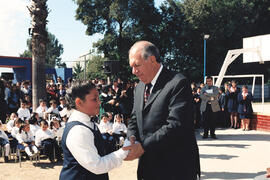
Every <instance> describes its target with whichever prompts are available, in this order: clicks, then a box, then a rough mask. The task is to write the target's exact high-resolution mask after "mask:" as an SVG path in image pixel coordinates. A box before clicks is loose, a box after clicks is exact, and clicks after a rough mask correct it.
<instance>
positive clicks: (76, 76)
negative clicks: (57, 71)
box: [73, 62, 83, 79]
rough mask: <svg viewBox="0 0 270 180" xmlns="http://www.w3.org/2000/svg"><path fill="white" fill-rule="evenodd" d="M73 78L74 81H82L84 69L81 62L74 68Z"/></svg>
mask: <svg viewBox="0 0 270 180" xmlns="http://www.w3.org/2000/svg"><path fill="white" fill-rule="evenodd" d="M73 77H74V79H81V78H82V77H83V68H82V66H81V65H80V63H79V62H77V63H76V65H75V67H73Z"/></svg>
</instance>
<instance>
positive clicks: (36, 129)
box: [30, 124, 40, 137]
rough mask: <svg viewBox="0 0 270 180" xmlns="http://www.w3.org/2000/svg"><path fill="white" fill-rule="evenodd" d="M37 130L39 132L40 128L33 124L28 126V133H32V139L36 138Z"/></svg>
mask: <svg viewBox="0 0 270 180" xmlns="http://www.w3.org/2000/svg"><path fill="white" fill-rule="evenodd" d="M38 130H40V126H38V125H34V124H30V131H31V132H32V134H33V135H34V137H35V136H36V132H37V131H38Z"/></svg>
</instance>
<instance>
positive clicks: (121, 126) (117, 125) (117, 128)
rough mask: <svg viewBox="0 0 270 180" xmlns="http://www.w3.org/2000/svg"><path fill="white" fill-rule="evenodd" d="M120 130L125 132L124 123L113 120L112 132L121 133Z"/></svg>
mask: <svg viewBox="0 0 270 180" xmlns="http://www.w3.org/2000/svg"><path fill="white" fill-rule="evenodd" d="M121 131H123V132H124V133H127V126H126V125H125V124H124V123H119V122H114V123H113V133H115V134H121Z"/></svg>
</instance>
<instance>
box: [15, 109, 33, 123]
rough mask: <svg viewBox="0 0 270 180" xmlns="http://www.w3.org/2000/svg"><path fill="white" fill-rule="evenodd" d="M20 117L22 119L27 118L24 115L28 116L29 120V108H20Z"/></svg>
mask: <svg viewBox="0 0 270 180" xmlns="http://www.w3.org/2000/svg"><path fill="white" fill-rule="evenodd" d="M17 113H18V118H20V119H21V120H23V121H24V120H25V119H24V117H26V120H29V119H30V117H31V114H30V111H29V109H27V108H19V109H18V111H17Z"/></svg>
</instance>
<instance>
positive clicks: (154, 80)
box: [150, 64, 163, 94]
mask: <svg viewBox="0 0 270 180" xmlns="http://www.w3.org/2000/svg"><path fill="white" fill-rule="evenodd" d="M162 69H163V65H162V64H160V68H159V70H158V72H157V74H156V75H155V77H154V78H153V79H152V81H151V84H152V87H151V89H150V94H151V93H152V90H153V87H154V86H155V84H156V82H157V79H158V77H159V75H160V73H161V71H162Z"/></svg>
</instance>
